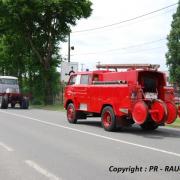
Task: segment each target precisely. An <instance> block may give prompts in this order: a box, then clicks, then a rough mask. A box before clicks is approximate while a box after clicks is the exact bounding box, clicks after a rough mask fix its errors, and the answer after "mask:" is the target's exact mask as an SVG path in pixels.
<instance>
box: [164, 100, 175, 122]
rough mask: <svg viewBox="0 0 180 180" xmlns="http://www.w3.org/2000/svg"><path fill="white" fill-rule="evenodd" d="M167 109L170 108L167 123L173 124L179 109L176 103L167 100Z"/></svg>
mask: <svg viewBox="0 0 180 180" xmlns="http://www.w3.org/2000/svg"><path fill="white" fill-rule="evenodd" d="M166 106H167V110H168V116H167V120H166V123H167V124H172V123H173V122H174V121H175V120H176V118H177V109H176V106H175V104H174V103H172V102H166Z"/></svg>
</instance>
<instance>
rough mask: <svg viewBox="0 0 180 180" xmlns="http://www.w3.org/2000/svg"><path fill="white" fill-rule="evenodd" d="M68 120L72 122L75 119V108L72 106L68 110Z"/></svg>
mask: <svg viewBox="0 0 180 180" xmlns="http://www.w3.org/2000/svg"><path fill="white" fill-rule="evenodd" d="M67 118H68V120H69V121H72V120H73V118H74V108H73V107H72V106H70V107H68V109H67Z"/></svg>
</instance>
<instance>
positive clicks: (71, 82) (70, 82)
mask: <svg viewBox="0 0 180 180" xmlns="http://www.w3.org/2000/svg"><path fill="white" fill-rule="evenodd" d="M76 77H77V76H76V75H74V76H71V78H70V80H69V83H68V85H73V84H75V83H76Z"/></svg>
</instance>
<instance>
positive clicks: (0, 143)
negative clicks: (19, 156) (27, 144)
mask: <svg viewBox="0 0 180 180" xmlns="http://www.w3.org/2000/svg"><path fill="white" fill-rule="evenodd" d="M0 146H1V147H3V148H4V149H6V150H7V151H9V152H12V151H14V149H12V148H10V147H9V146H7V145H6V144H4V143H3V142H0Z"/></svg>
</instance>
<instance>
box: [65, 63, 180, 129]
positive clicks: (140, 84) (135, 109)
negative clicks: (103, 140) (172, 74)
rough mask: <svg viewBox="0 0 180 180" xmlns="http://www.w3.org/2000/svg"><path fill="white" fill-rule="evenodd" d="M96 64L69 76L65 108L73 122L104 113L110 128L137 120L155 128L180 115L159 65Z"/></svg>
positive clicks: (139, 123)
mask: <svg viewBox="0 0 180 180" xmlns="http://www.w3.org/2000/svg"><path fill="white" fill-rule="evenodd" d="M97 68H98V70H96V71H89V72H79V73H75V74H72V75H71V76H70V78H69V82H68V84H67V86H66V88H65V95H64V98H65V101H64V108H65V109H66V110H67V119H68V121H69V122H70V123H76V122H77V120H78V119H86V118H87V117H101V122H102V126H103V127H104V129H105V130H107V131H113V130H115V129H116V127H117V126H120V127H122V126H129V125H132V124H134V123H136V124H138V125H140V126H141V127H142V128H143V129H145V130H154V129H156V128H157V127H158V126H160V125H164V124H171V123H173V122H174V121H175V120H176V118H177V115H178V114H179V115H180V107H179V108H177V106H176V105H175V103H174V89H173V88H172V87H167V85H166V77H165V74H164V73H162V72H160V71H158V68H159V65H151V64H131V65H129V64H119V65H117V64H107V65H98V66H97ZM102 69H104V70H102Z"/></svg>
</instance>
